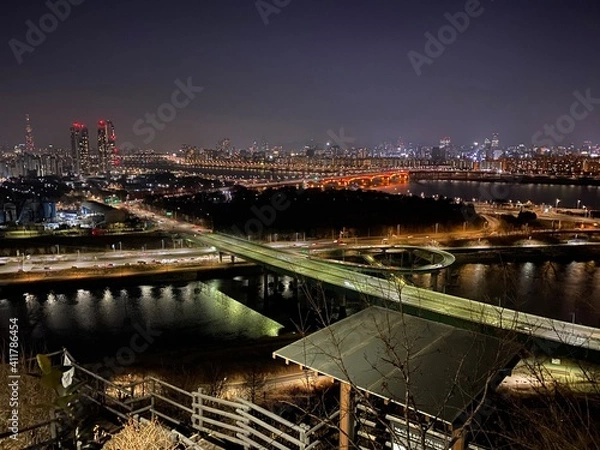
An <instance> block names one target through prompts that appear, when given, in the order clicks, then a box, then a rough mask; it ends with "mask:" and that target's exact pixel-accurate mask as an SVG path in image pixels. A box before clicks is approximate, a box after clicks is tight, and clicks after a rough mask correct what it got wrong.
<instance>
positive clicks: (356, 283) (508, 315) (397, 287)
mask: <svg viewBox="0 0 600 450" xmlns="http://www.w3.org/2000/svg"><path fill="white" fill-rule="evenodd" d="M196 239H198V240H200V241H201V242H202V243H204V244H206V245H211V246H214V247H216V248H218V249H220V250H223V251H226V252H228V253H232V254H235V255H237V256H239V257H241V258H243V259H245V260H248V261H252V262H255V263H259V264H263V265H267V266H271V267H273V268H275V269H279V270H283V271H285V272H288V273H292V274H296V275H300V276H305V277H309V278H313V279H315V280H319V281H322V282H324V283H328V284H330V285H333V286H338V287H341V288H345V289H350V290H352V291H355V292H358V293H360V294H363V295H368V296H372V297H375V298H380V299H384V300H386V301H392V302H402V303H403V304H405V305H409V306H412V307H415V308H419V309H422V310H428V311H432V312H434V313H437V314H441V315H444V316H447V317H452V318H456V319H460V320H466V321H469V322H474V323H481V324H484V325H489V326H492V327H496V328H501V329H504V330H512V331H516V332H519V333H523V334H527V335H531V336H534V337H538V338H542V339H546V340H548V341H553V342H558V343H562V344H566V345H569V346H573V347H581V348H585V349H590V350H595V351H600V329H597V328H593V327H588V326H584V325H578V324H572V323H568V322H563V321H559V320H554V319H548V318H545V317H541V316H536V315H533V314H527V313H523V312H518V311H514V310H511V309H506V308H501V307H498V306H494V305H489V304H487V303H481V302H476V301H473V300H469V299H465V298H461V297H456V296H453V295H448V294H443V293H440V292H435V291H431V290H428V289H422V288H417V287H414V286H410V285H408V284H405V283H404V282H403V281H402V280H401V279H397V280H398V281H396V282H394V281H389V280H386V279H383V278H377V277H373V276H370V275H366V274H362V273H359V272H356V271H352V270H348V269H345V268H342V267H340V266H338V265H333V264H330V263H327V262H325V261H317V260H314V259H310V258H308V257H307V256H306V255H302V254H298V253H292V252H289V251H284V250H281V249H274V248H271V247H266V246H264V245H260V244H256V243H253V242H249V241H247V240H244V239H240V238H236V237H232V236H227V235H222V234H202V235H200V236H199V237H198V238H196Z"/></svg>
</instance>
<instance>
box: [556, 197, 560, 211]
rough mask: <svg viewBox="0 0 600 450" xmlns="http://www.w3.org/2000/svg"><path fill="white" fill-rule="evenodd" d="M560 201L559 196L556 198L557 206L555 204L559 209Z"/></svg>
mask: <svg viewBox="0 0 600 450" xmlns="http://www.w3.org/2000/svg"><path fill="white" fill-rule="evenodd" d="M559 203H560V198H557V199H556V206H555V207H556V208H557V209H558V204H559Z"/></svg>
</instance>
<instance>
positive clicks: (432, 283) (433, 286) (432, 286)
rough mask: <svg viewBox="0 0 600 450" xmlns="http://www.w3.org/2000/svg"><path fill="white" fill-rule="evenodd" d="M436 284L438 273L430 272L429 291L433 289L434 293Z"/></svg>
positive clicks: (436, 287) (436, 288) (436, 289)
mask: <svg viewBox="0 0 600 450" xmlns="http://www.w3.org/2000/svg"><path fill="white" fill-rule="evenodd" d="M438 282H439V273H438V272H432V274H431V289H433V290H434V291H438V290H439V289H438Z"/></svg>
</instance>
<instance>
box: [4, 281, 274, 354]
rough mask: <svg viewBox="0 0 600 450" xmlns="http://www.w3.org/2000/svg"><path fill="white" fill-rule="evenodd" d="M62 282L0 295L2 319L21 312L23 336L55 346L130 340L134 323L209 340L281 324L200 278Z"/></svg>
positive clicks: (263, 332)
mask: <svg viewBox="0 0 600 450" xmlns="http://www.w3.org/2000/svg"><path fill="white" fill-rule="evenodd" d="M210 285H211V286H215V287H216V286H219V285H220V283H219V282H216V281H215V282H212V283H210ZM60 288H61V287H60V286H59V287H57V288H56V290H55V291H50V292H31V293H22V294H12V297H15V298H11V299H6V298H4V299H2V300H0V317H1V318H2V320H3V324H5V323H7V321H8V318H9V317H18V318H19V325H20V331H21V338H22V339H23V340H24V341H27V344H30V343H33V344H34V345H36V344H39V343H41V342H47V343H49V345H52V346H53V347H55V346H62V345H65V346H70V344H83V343H84V342H87V343H90V344H93V345H99V346H102V345H103V344H104V343H105V342H108V341H114V343H115V345H118V343H119V342H121V343H122V342H125V343H126V342H128V340H129V338H130V337H131V335H132V333H134V332H135V329H134V328H133V325H135V324H139V325H140V326H144V327H145V326H146V325H149V326H151V327H152V328H153V329H157V330H160V331H161V332H163V334H164V336H165V338H166V339H167V340H169V341H172V340H175V341H177V340H182V341H185V340H196V341H197V340H200V341H204V342H207V343H208V342H216V341H222V340H231V339H255V338H259V337H262V336H276V335H277V333H278V331H279V329H280V328H281V327H280V326H279V325H278V324H277V323H276V322H274V321H273V320H271V319H269V318H267V317H265V316H263V315H261V314H259V313H258V312H255V311H254V310H252V309H250V308H248V307H247V306H245V305H243V304H241V303H239V302H237V301H235V300H233V299H230V298H228V297H226V296H220V295H216V294H214V293H213V292H211V291H209V290H208V289H206V288H203V285H202V283H199V282H193V283H188V284H186V285H179V286H177V285H162V286H130V287H114V288H113V287H106V288H98V289H92V290H86V289H79V290H76V291H73V290H71V291H66V290H65V292H64V293H62V292H60V291H58V289H60ZM65 289H67V288H66V287H65ZM17 296H20V298H19V299H17V298H16V297H17ZM21 298H22V300H20V299H21ZM18 300H20V301H18ZM5 318H6V320H4V319H5ZM0 328H1V327H0ZM161 339H162V336H161ZM34 341H36V342H34ZM121 345H122V344H121Z"/></svg>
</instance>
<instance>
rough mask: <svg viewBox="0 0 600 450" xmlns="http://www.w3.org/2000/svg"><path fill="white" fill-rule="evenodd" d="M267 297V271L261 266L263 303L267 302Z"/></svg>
mask: <svg viewBox="0 0 600 450" xmlns="http://www.w3.org/2000/svg"><path fill="white" fill-rule="evenodd" d="M268 298H269V271H268V270H267V269H266V267H265V268H263V300H264V302H265V304H266V303H267V299H268Z"/></svg>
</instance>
